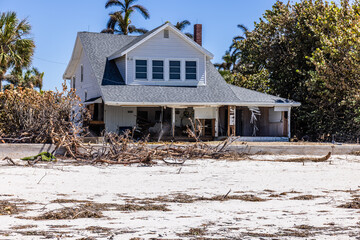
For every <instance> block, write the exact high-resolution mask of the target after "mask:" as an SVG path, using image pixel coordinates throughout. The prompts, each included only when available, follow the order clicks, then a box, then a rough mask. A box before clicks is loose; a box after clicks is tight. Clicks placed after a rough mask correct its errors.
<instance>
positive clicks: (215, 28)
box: [0, 0, 276, 90]
mask: <svg viewBox="0 0 360 240" xmlns="http://www.w3.org/2000/svg"><path fill="white" fill-rule="evenodd" d="M105 2H106V0H62V1H54V0H0V9H1V11H15V12H17V13H18V16H19V17H20V18H27V19H28V21H29V22H30V24H31V25H32V27H33V29H32V34H31V37H32V38H33V39H34V40H35V44H36V50H35V55H34V60H33V65H34V66H36V67H38V68H39V70H40V71H43V72H45V77H44V89H45V90H49V89H55V87H57V88H60V87H61V84H62V82H63V80H62V75H63V73H64V71H65V68H66V65H67V63H68V61H69V60H70V57H71V53H72V50H73V47H74V43H75V38H76V33H77V32H79V31H91V32H100V31H101V30H102V29H103V28H105V25H106V22H107V20H108V13H109V12H111V11H114V10H116V8H111V9H105V7H104V6H105ZM275 2H276V1H275V0H253V1H249V0H223V1H214V0H181V1H180V0H139V1H138V3H139V4H142V5H144V6H145V7H146V8H147V9H148V10H149V11H150V14H151V18H150V19H149V20H145V19H144V18H142V16H141V15H140V14H137V13H135V14H134V18H133V24H135V25H136V26H138V27H144V28H146V29H148V30H151V29H153V28H155V27H157V26H159V25H161V24H162V23H164V22H166V21H170V22H172V23H173V24H175V23H176V22H177V21H181V20H184V19H187V20H189V21H190V22H191V23H193V24H194V23H201V24H203V46H204V47H205V48H206V49H207V50H209V51H210V52H212V53H213V54H214V55H215V58H214V60H213V62H219V61H220V60H221V57H222V56H223V54H224V52H225V51H226V50H227V49H228V47H229V45H230V44H231V39H232V38H233V37H234V36H235V35H238V34H239V33H240V30H239V29H238V28H237V27H236V25H237V24H239V23H241V24H244V25H246V26H247V27H248V28H250V29H251V28H252V27H253V25H254V21H258V20H259V18H260V17H261V16H262V14H263V13H264V12H265V10H266V9H270V8H271V6H272V5H273V4H274V3H275ZM186 30H187V31H188V32H192V31H193V28H192V27H189V28H188V29H186Z"/></svg>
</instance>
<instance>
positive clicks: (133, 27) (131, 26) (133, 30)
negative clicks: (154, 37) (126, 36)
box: [129, 25, 148, 34]
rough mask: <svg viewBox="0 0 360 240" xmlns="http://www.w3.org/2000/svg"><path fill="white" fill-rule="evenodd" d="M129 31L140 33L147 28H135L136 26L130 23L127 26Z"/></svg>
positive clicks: (145, 31)
mask: <svg viewBox="0 0 360 240" xmlns="http://www.w3.org/2000/svg"><path fill="white" fill-rule="evenodd" d="M129 32H130V33H140V34H144V33H147V32H148V30H147V29H144V28H137V27H135V26H134V25H130V26H129Z"/></svg>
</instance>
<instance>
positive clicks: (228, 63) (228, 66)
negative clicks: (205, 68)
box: [214, 51, 237, 71]
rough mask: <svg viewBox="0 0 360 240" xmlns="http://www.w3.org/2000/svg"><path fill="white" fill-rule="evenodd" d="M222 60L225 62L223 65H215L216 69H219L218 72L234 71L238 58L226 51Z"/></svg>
mask: <svg viewBox="0 0 360 240" xmlns="http://www.w3.org/2000/svg"><path fill="white" fill-rule="evenodd" d="M222 60H223V62H222V63H216V64H214V65H215V67H217V68H218V70H223V71H233V69H234V66H235V64H236V61H237V58H236V56H235V55H233V54H231V53H230V52H229V51H226V52H225V55H224V56H223V57H222Z"/></svg>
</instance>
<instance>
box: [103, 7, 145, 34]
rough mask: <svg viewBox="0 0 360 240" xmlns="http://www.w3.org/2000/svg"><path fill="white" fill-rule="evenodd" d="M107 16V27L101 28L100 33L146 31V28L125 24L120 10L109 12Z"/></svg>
mask: <svg viewBox="0 0 360 240" xmlns="http://www.w3.org/2000/svg"><path fill="white" fill-rule="evenodd" d="M109 16H110V19H109V21H108V24H107V28H106V29H104V30H102V31H101V32H102V33H111V34H114V33H117V34H122V35H128V34H129V33H140V34H144V33H146V32H147V30H146V29H143V28H137V27H135V26H134V25H127V24H126V21H125V19H124V17H123V13H122V12H114V13H110V14H109Z"/></svg>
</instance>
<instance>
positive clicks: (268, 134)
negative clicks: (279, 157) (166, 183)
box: [104, 105, 291, 141]
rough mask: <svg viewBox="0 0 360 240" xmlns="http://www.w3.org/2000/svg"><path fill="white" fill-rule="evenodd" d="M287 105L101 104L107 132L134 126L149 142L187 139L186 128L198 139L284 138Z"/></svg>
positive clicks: (286, 135)
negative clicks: (195, 131)
mask: <svg viewBox="0 0 360 240" xmlns="http://www.w3.org/2000/svg"><path fill="white" fill-rule="evenodd" d="M290 109H291V108H290V107H245V106H109V105H105V107H104V123H105V128H106V130H107V131H108V132H116V133H119V134H121V133H122V132H124V131H125V130H127V129H130V130H132V129H136V134H135V135H136V136H137V137H139V138H140V137H143V136H150V140H152V141H170V140H171V141H189V140H191V139H189V138H188V134H187V133H186V129H187V128H188V127H189V128H191V129H192V130H194V127H195V129H196V130H199V131H198V134H199V135H200V136H201V138H202V140H207V141H210V140H217V139H222V138H225V137H228V136H241V138H240V141H288V140H289V138H290V136H291V133H290V119H289V116H290V114H289V112H290Z"/></svg>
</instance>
